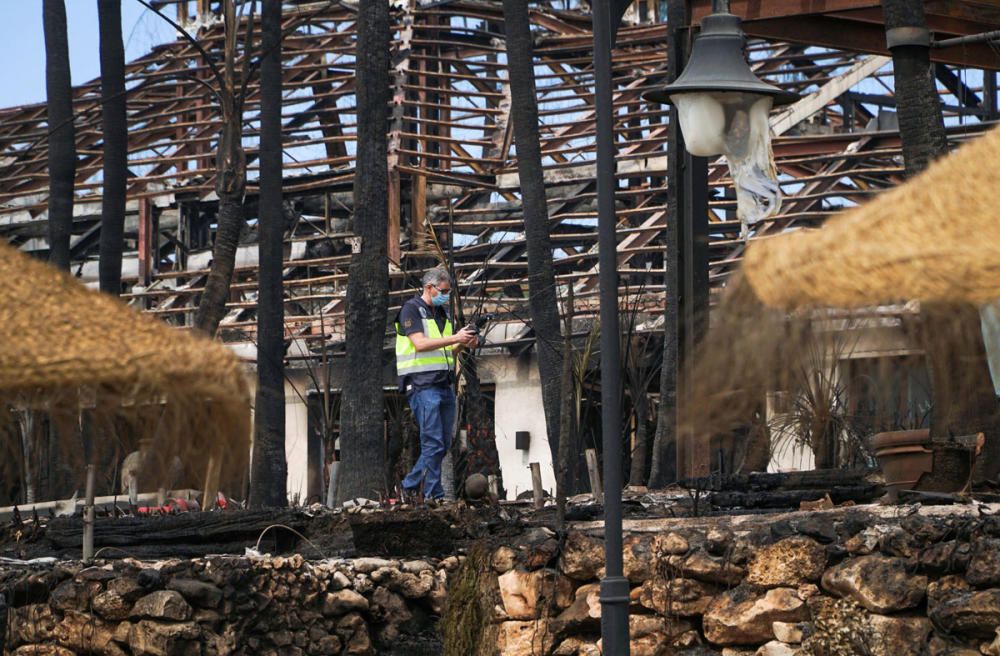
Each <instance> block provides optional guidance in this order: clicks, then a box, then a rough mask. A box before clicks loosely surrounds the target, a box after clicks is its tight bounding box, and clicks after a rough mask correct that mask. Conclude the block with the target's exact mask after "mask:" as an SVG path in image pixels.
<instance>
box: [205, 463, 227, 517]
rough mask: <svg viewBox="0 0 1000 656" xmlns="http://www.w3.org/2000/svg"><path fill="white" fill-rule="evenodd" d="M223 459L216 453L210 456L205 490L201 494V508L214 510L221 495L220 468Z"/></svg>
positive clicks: (206, 471)
mask: <svg viewBox="0 0 1000 656" xmlns="http://www.w3.org/2000/svg"><path fill="white" fill-rule="evenodd" d="M221 468H222V461H220V460H219V459H217V458H216V457H215V456H214V455H213V456H209V457H208V467H207V468H206V470H205V491H204V493H203V494H202V495H201V509H202V510H212V509H213V508H215V502H216V501H217V500H218V496H219V473H220V472H219V470H220V469H221Z"/></svg>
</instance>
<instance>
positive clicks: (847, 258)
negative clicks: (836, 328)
mask: <svg viewBox="0 0 1000 656" xmlns="http://www.w3.org/2000/svg"><path fill="white" fill-rule="evenodd" d="M998 189H1000V131H998V130H995V129H994V130H992V131H990V132H989V133H987V134H986V135H984V136H982V137H980V138H977V139H975V140H973V141H972V142H970V143H968V144H966V145H965V146H963V147H962V148H960V149H959V150H957V151H955V152H954V153H952V154H951V155H949V156H948V157H945V158H943V159H941V160H940V161H938V162H937V163H935V164H934V165H932V166H931V167H930V168H928V169H927V171H925V172H924V173H923V174H921V175H919V176H917V177H915V178H913V179H912V180H910V181H908V182H907V183H906V184H903V185H900V186H899V187H896V188H895V189H893V190H891V191H887V192H885V193H884V194H881V195H880V196H878V197H877V198H876V199H875V200H873V201H871V202H870V203H867V204H865V205H863V206H862V207H859V208H857V209H854V210H850V211H847V212H844V213H843V214H840V215H838V216H836V217H834V218H831V219H830V220H829V221H827V223H826V224H825V225H824V226H823V227H822V228H820V229H818V230H801V231H796V232H792V233H788V234H783V235H780V236H777V237H774V238H771V239H763V240H760V241H759V242H756V243H754V244H753V245H752V246H751V247H750V248H749V249H748V250H747V255H746V259H745V262H744V265H743V271H744V274H745V275H746V278H747V279H748V280H749V282H750V284H751V285H752V287H753V289H754V292H755V293H756V294H757V296H758V298H760V299H761V301H763V302H764V303H765V304H767V305H770V306H772V307H781V308H786V309H791V308H802V307H825V306H834V307H860V306H868V305H876V304H880V303H889V302H893V301H897V300H909V299H918V300H922V301H946V302H954V301H966V302H970V303H974V304H983V303H988V302H991V301H994V300H996V299H998V298H1000V216H998V214H1000V209H998V206H997V199H996V193H997V190H998Z"/></svg>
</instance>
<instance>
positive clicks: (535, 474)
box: [529, 462, 545, 508]
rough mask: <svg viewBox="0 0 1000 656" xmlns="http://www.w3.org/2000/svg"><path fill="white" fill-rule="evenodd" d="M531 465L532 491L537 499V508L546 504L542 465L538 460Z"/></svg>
mask: <svg viewBox="0 0 1000 656" xmlns="http://www.w3.org/2000/svg"><path fill="white" fill-rule="evenodd" d="M529 466H530V467H531V492H532V496H533V498H534V500H535V508H541V507H542V506H544V505H545V497H544V496H543V494H542V466H541V465H539V464H538V463H537V462H533V463H531V464H530V465H529Z"/></svg>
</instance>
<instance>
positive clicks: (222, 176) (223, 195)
mask: <svg viewBox="0 0 1000 656" xmlns="http://www.w3.org/2000/svg"><path fill="white" fill-rule="evenodd" d="M223 10H224V15H225V29H226V44H227V45H226V53H225V58H226V65H225V76H224V78H225V88H224V89H222V90H221V101H222V102H221V104H222V107H221V109H222V134H221V135H220V136H219V146H218V154H217V156H216V160H217V161H216V178H215V192H216V194H217V195H218V197H219V212H218V214H216V218H215V221H216V231H215V244H214V245H213V247H212V267H211V269H210V270H209V273H208V277H207V279H206V280H205V290H204V291H203V292H202V294H201V300H200V301H199V303H198V310H197V312H195V317H194V325H195V329H197V330H200V331H202V332H204V333H206V334H207V335H209V336H214V335H215V331H216V330H218V328H219V322H221V321H222V319H223V317H225V316H226V301H227V300H229V285H230V283H232V281H233V271H234V269H235V268H236V249H237V248H238V247H239V244H240V231H241V229H242V227H243V222H244V220H243V198H244V196H245V194H246V182H247V160H246V152H245V151H244V150H243V100H244V99H243V98H242V97H239V96H238V93H239V83H238V80H237V76H236V71H235V68H236V31H237V30H238V29H239V25H238V24H237V20H236V8H235V5H234V4H233V0H225V2H224V3H223Z"/></svg>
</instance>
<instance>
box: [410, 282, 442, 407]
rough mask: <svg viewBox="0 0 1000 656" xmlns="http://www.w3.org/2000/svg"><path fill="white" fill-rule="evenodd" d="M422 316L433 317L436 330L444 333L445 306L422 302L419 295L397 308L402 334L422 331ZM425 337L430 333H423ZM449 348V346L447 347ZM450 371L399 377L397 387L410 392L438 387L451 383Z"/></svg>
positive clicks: (427, 372) (425, 372) (424, 372)
mask: <svg viewBox="0 0 1000 656" xmlns="http://www.w3.org/2000/svg"><path fill="white" fill-rule="evenodd" d="M424 317H428V318H430V317H433V318H434V320H435V321H436V322H437V327H438V330H439V331H440V332H441V333H444V327H445V322H446V321H447V320H448V311H447V310H446V309H445V306H433V305H428V304H427V303H424V299H423V298H421V297H420V296H414V297H413V298H411V299H410V300H408V301H407V302H406V303H404V304H403V307H402V308H401V309H400V310H399V326H400V329H401V330H402V331H403V334H404V335H407V336H409V335H412V334H413V333H422V332H424V321H423V320H424ZM424 336H425V337H430V335H427V334H425V335H424ZM448 348H450V347H448ZM452 380H453V378H452V373H451V372H450V371H423V372H419V373H415V374H410V375H408V376H400V377H399V389H401V390H405V391H406V393H407V394H411V393H412V392H415V391H417V390H421V389H426V388H428V387H440V386H442V385H450V384H451V383H452Z"/></svg>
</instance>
